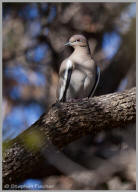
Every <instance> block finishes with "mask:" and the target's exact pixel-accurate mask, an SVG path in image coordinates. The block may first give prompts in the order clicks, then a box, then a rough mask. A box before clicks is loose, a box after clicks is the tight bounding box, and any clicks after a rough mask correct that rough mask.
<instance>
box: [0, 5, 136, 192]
mask: <svg viewBox="0 0 138 192" xmlns="http://www.w3.org/2000/svg"><path fill="white" fill-rule="evenodd" d="M2 25H3V66H2V70H3V102H2V112H3V129H2V133H3V140H7V139H12V138H15V137H16V136H17V135H18V134H20V133H21V132H23V131H24V130H25V129H27V128H28V127H29V126H30V125H31V124H32V123H34V122H35V121H36V120H37V119H38V118H39V117H40V115H41V114H42V113H43V112H48V110H49V108H50V106H51V105H52V104H53V103H54V102H55V101H56V87H57V83H58V71H59V67H60V63H61V61H62V60H63V59H64V58H65V57H67V56H69V55H70V53H71V52H72V49H71V48H64V44H65V43H66V42H67V40H68V39H69V37H70V36H72V35H73V34H81V33H82V34H84V35H85V36H86V37H87V38H88V41H89V45H90V50H91V54H92V57H93V58H94V59H95V61H96V63H97V65H98V66H99V67H100V68H101V79H100V83H99V86H98V88H97V91H96V93H95V95H102V94H107V93H112V92H116V91H122V90H124V89H129V88H131V87H133V86H135V85H136V4H135V3H3V24H2ZM131 126H132V129H131V130H133V129H135V126H134V125H131ZM124 135H125V134H124V133H123V134H122V133H120V132H116V131H114V130H112V131H111V132H110V133H105V132H102V133H100V134H98V135H96V136H95V137H94V138H92V137H91V136H90V135H89V136H87V137H85V138H82V139H80V140H78V141H76V142H73V143H72V144H70V145H68V146H67V147H65V148H64V150H63V151H62V152H63V154H64V155H65V154H66V156H67V157H68V158H70V159H71V160H72V161H75V162H76V163H78V164H81V165H82V166H84V167H87V168H88V169H91V170H96V169H97V168H98V167H99V166H101V165H102V164H104V163H105V162H106V161H107V162H108V160H109V159H110V158H112V157H114V156H116V154H118V152H119V151H120V150H126V149H128V148H129V149H130V148H131V147H132V148H135V143H134V141H135V135H133V137H131V136H130V134H129V133H128V134H127V135H129V139H128V137H127V135H126V137H125V136H124ZM132 141H133V142H132ZM134 158H135V157H134ZM65 165H66V163H65ZM63 166H64V165H63ZM55 167H56V165H55ZM107 169H108V168H107ZM128 172H129V174H122V170H121V173H120V172H119V171H118V172H117V173H116V174H115V175H114V174H111V176H110V177H109V178H108V179H107V181H106V182H104V183H102V184H101V183H100V184H99V185H97V186H96V187H95V189H135V169H134V168H133V169H130V170H129V171H128ZM51 173H52V172H51ZM56 173H57V174H56ZM56 173H55V175H53V174H51V175H50V176H46V177H45V178H37V179H36V178H35V179H34V178H28V180H26V181H24V183H25V184H26V186H27V187H26V188H30V189H32V188H35V189H36V188H37V189H40V188H41V187H40V186H41V185H44V184H45V185H46V184H47V185H46V187H45V188H47V189H49V188H50V187H51V188H52V189H90V188H89V185H88V186H87V187H86V186H85V187H84V186H80V185H77V184H76V183H75V181H73V180H72V179H70V178H69V177H67V175H65V174H64V171H61V170H58V171H57V172H56ZM32 183H35V184H36V183H37V184H38V185H37V187H32V186H31V184H32ZM45 185H44V186H45Z"/></svg>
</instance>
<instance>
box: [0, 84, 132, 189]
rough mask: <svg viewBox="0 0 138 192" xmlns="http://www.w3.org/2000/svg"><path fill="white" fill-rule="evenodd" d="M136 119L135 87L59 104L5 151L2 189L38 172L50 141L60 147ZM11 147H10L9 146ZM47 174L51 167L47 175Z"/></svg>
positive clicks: (122, 125)
mask: <svg viewBox="0 0 138 192" xmlns="http://www.w3.org/2000/svg"><path fill="white" fill-rule="evenodd" d="M135 120H136V88H132V89H130V90H125V91H124V92H120V93H113V94H108V95H102V96H100V97H93V98H90V99H89V100H88V99H86V98H85V99H82V101H81V102H80V101H78V102H67V103H56V104H55V105H54V106H53V107H52V108H51V109H50V110H49V112H48V113H47V114H43V115H42V116H41V117H40V118H39V120H38V121H37V122H35V123H34V124H33V125H32V126H31V127H29V128H28V129H27V130H26V131H24V132H23V133H22V134H20V135H19V136H17V137H16V138H15V139H13V140H11V141H9V142H8V143H6V145H4V146H6V149H5V147H4V149H5V150H4V152H3V188H5V186H6V184H9V185H11V184H15V183H19V182H21V181H23V180H24V179H26V178H28V177H32V176H34V175H37V174H39V172H41V169H42V165H43V167H45V166H46V161H45V159H44V157H43V153H42V151H43V149H48V146H49V143H52V144H54V145H56V146H57V147H58V148H59V149H61V148H63V147H64V146H65V145H66V144H69V143H71V142H72V141H74V140H76V139H79V138H80V137H82V136H85V135H87V134H95V133H97V132H99V131H101V130H105V129H106V130H108V129H112V128H117V127H119V128H120V127H121V128H124V129H125V126H124V125H126V124H128V123H130V122H135ZM7 146H8V147H7ZM47 174H48V169H47V172H46V173H45V175H47Z"/></svg>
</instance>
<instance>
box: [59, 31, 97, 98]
mask: <svg viewBox="0 0 138 192" xmlns="http://www.w3.org/2000/svg"><path fill="white" fill-rule="evenodd" d="M65 46H71V47H73V48H74V51H73V53H72V54H71V55H70V56H69V57H68V58H66V59H65V60H64V61H63V62H62V63H61V65H60V69H59V82H58V85H57V101H58V102H68V101H72V100H76V99H78V100H80V99H82V98H85V97H87V98H89V97H92V96H93V95H94V93H95V90H96V88H97V85H98V83H99V79H100V68H99V67H98V66H97V65H96V63H95V61H94V60H93V58H92V56H91V53H90V48H89V44H88V40H87V39H86V37H85V36H84V35H82V34H79V35H73V36H71V37H70V39H69V41H68V42H67V43H66V44H65Z"/></svg>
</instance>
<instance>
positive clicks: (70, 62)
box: [59, 59, 73, 100]
mask: <svg viewBox="0 0 138 192" xmlns="http://www.w3.org/2000/svg"><path fill="white" fill-rule="evenodd" d="M72 67H73V63H72V61H71V60H70V59H68V60H67V63H66V70H65V73H64V77H63V85H62V87H61V89H60V94H59V100H61V99H62V97H63V95H64V91H65V88H66V84H67V79H68V71H69V69H70V68H72Z"/></svg>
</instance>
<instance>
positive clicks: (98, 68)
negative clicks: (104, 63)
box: [88, 66, 100, 98]
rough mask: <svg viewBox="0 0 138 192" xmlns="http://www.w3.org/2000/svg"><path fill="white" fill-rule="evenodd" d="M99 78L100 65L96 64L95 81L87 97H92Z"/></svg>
mask: <svg viewBox="0 0 138 192" xmlns="http://www.w3.org/2000/svg"><path fill="white" fill-rule="evenodd" d="M99 80H100V67H98V66H97V67H96V79H95V83H94V86H93V88H92V90H91V92H90V94H89V96H88V98H89V97H92V96H93V95H94V93H95V91H96V88H97V86H98V83H99Z"/></svg>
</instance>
